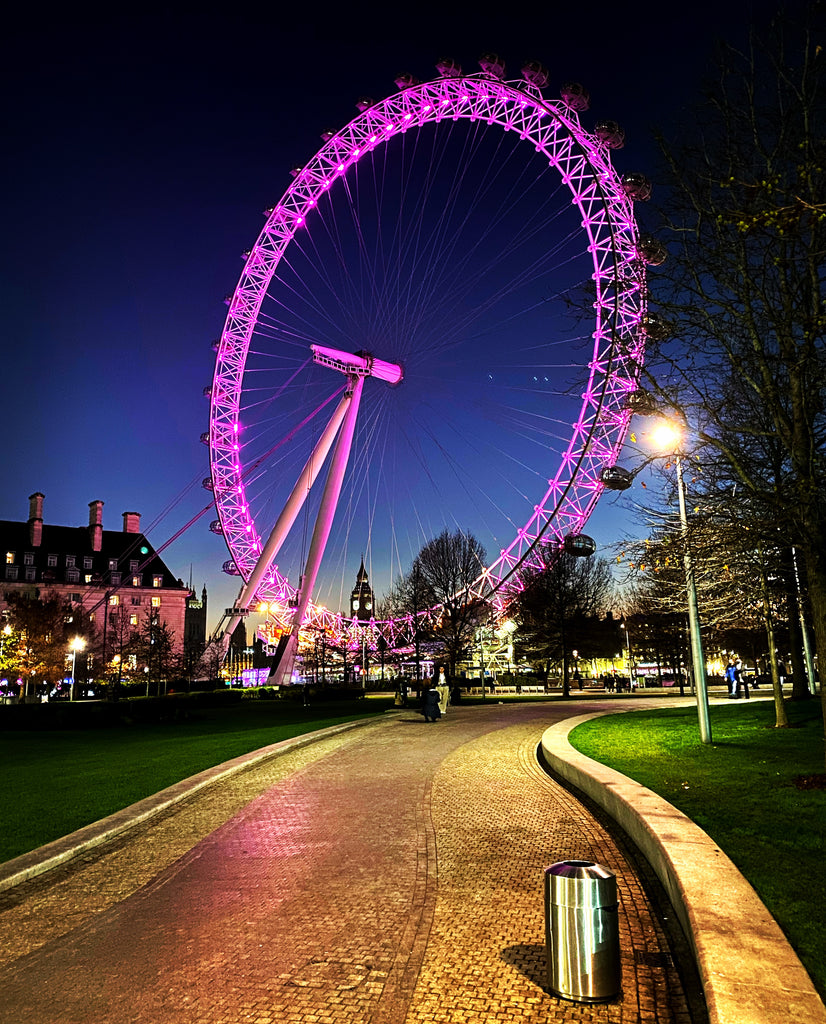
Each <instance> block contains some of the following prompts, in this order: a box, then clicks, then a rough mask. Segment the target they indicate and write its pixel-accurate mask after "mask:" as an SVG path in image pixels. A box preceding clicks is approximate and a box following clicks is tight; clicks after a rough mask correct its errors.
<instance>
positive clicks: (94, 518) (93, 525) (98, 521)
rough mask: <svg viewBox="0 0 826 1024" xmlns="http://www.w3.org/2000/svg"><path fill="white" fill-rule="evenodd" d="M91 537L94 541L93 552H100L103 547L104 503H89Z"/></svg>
mask: <svg viewBox="0 0 826 1024" xmlns="http://www.w3.org/2000/svg"><path fill="white" fill-rule="evenodd" d="M89 536H90V538H91V540H92V551H100V549H101V547H102V546H103V502H102V501H90V502H89Z"/></svg>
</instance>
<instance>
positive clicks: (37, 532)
mask: <svg viewBox="0 0 826 1024" xmlns="http://www.w3.org/2000/svg"><path fill="white" fill-rule="evenodd" d="M42 539H43V495H42V494H41V493H40V491H35V492H34V494H30V495H29V541H30V542H31V545H32V547H33V548H39V547H40V542H41V541H42Z"/></svg>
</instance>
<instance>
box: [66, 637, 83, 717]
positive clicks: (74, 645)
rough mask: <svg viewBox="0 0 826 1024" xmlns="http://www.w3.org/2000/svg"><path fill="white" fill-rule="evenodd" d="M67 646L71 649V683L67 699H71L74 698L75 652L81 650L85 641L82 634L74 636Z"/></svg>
mask: <svg viewBox="0 0 826 1024" xmlns="http://www.w3.org/2000/svg"><path fill="white" fill-rule="evenodd" d="M69 646H70V647H71V650H72V685H71V686H70V687H69V700H70V701H71V700H74V699H75V661H76V659H77V652H78V651H82V650H83V648H84V647H85V646H86V641H85V640H84V639H83V637H82V636H76V637H75V638H74V639H73V640H72V642H71V644H70V645H69Z"/></svg>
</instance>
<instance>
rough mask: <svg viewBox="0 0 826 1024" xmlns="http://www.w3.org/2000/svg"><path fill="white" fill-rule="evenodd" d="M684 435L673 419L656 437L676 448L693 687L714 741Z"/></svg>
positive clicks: (704, 730) (707, 739) (703, 731)
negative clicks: (688, 510)
mask: <svg viewBox="0 0 826 1024" xmlns="http://www.w3.org/2000/svg"><path fill="white" fill-rule="evenodd" d="M680 439H681V434H680V430H679V429H678V428H677V427H675V425H674V424H673V423H669V422H667V421H664V422H662V423H660V425H659V427H658V428H657V429H656V431H655V440H656V441H657V443H658V445H659V446H660V447H661V448H665V449H671V450H672V451H674V461H675V464H676V468H677V499H678V502H679V506H680V529H681V532H682V535H683V546H684V553H683V562H684V564H685V586H686V596H687V599H688V632H689V637H690V640H691V662H692V669H693V672H694V690H695V693H696V695H697V718H698V721H699V724H700V739H701V740H702V742H703V743H711V723H710V722H709V717H708V689H707V687H706V662H705V655H704V654H703V638H702V636H701V634H700V614H699V612H698V610H697V586H696V583H695V580H694V562H693V560H692V558H691V548H690V546H689V543H688V515H687V514H686V502H685V480H684V479H683V460H682V456H681V455H680V453H679V452H678V451H676V450H675V449H676V448H677V446H678V445H679V442H680Z"/></svg>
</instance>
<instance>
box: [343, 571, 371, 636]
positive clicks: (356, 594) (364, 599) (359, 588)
mask: <svg viewBox="0 0 826 1024" xmlns="http://www.w3.org/2000/svg"><path fill="white" fill-rule="evenodd" d="M348 614H349V615H350V618H352V619H360V620H362V621H364V620H366V619H372V618H373V589H372V587H371V586H370V584H369V582H368V580H367V572H366V570H365V568H364V559H363V558H362V560H361V567H360V568H359V571H358V575H357V576H356V585H355V587H353V591H352V593H351V594H350V610H349V613H348Z"/></svg>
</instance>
